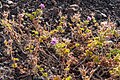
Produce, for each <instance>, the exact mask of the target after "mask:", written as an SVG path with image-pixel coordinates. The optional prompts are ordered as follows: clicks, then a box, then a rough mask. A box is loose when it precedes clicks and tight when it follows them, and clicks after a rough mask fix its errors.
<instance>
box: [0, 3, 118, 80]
mask: <svg viewBox="0 0 120 80" xmlns="http://www.w3.org/2000/svg"><path fill="white" fill-rule="evenodd" d="M44 9H45V5H44V4H41V5H40V8H38V9H36V10H35V11H33V12H31V13H28V12H22V13H20V14H19V15H18V16H17V18H15V17H14V16H12V19H8V15H9V11H5V12H3V14H2V16H3V18H2V19H1V20H0V24H1V25H0V27H1V29H2V31H1V33H0V42H1V49H0V52H1V53H0V56H1V57H0V65H1V67H0V76H1V77H0V78H1V79H3V80H103V79H107V80H113V79H115V80H119V79H120V30H118V29H117V27H116V25H115V24H114V23H113V22H111V21H110V19H109V18H108V20H107V21H104V22H97V21H96V19H95V18H94V15H89V16H88V17H86V19H85V20H83V19H81V18H80V17H81V15H80V13H79V12H78V13H74V14H73V15H70V16H69V15H64V14H62V13H61V12H60V13H59V17H58V20H57V21H56V22H54V21H48V22H45V21H44V17H45V15H46V14H45V11H44Z"/></svg>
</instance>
